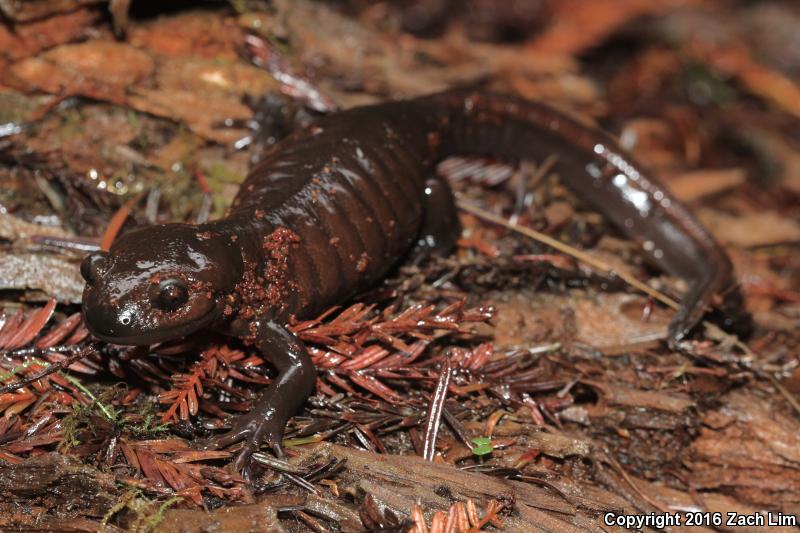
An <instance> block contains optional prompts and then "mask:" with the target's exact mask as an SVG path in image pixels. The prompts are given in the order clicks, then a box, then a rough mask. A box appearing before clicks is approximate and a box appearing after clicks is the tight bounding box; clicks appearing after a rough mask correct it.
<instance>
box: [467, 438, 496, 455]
mask: <svg viewBox="0 0 800 533" xmlns="http://www.w3.org/2000/svg"><path fill="white" fill-rule="evenodd" d="M472 444H473V448H472V453H473V454H475V455H488V454H490V453H492V450H494V447H493V446H492V439H491V438H490V437H475V438H474V439H472Z"/></svg>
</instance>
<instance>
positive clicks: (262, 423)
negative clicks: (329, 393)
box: [202, 321, 317, 471]
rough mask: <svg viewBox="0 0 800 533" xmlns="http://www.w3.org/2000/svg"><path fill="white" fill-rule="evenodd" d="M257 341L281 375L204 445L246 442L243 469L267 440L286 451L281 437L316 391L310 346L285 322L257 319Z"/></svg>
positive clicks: (240, 457) (239, 461) (241, 461)
mask: <svg viewBox="0 0 800 533" xmlns="http://www.w3.org/2000/svg"><path fill="white" fill-rule="evenodd" d="M252 328H253V327H252V326H251V331H252ZM254 344H255V346H256V347H257V348H258V349H259V350H260V351H261V353H262V354H264V356H265V358H268V359H269V360H270V361H272V363H273V364H274V365H275V366H276V367H277V369H278V376H277V377H276V378H275V379H274V380H273V381H272V383H271V384H270V385H269V387H268V388H267V390H266V391H264V392H263V393H262V394H261V396H260V397H259V398H258V400H256V403H255V405H254V406H253V409H252V410H251V411H250V412H249V413H247V414H245V415H240V416H239V417H238V418H236V419H234V421H233V425H232V428H231V430H230V431H228V432H227V433H224V434H222V435H218V436H216V437H212V438H211V439H209V440H208V441H207V442H206V443H205V444H204V445H203V446H202V448H203V449H207V450H218V449H220V448H224V447H226V446H230V445H231V444H234V443H236V442H244V446H243V447H242V450H241V451H240V452H239V455H238V456H237V457H236V461H235V463H234V465H235V467H236V469H237V470H239V471H242V470H244V469H245V468H246V467H247V466H248V463H249V460H250V456H251V455H252V454H253V452H255V451H257V450H258V449H259V448H260V447H261V445H262V444H267V445H268V446H269V447H270V448H272V450H273V452H274V453H275V454H276V455H278V456H282V455H283V449H282V448H281V440H282V438H283V431H284V429H285V428H286V422H287V421H288V420H289V417H290V416H292V415H293V414H294V413H296V412H297V411H298V410H299V409H300V407H301V406H302V405H303V403H304V402H305V401H306V399H307V398H308V397H309V396H310V395H311V393H312V392H313V390H314V383H315V379H316V375H317V372H316V368H315V367H314V363H312V362H311V357H310V356H309V355H308V351H307V350H306V347H305V346H304V345H303V343H302V342H301V341H300V340H299V339H298V338H297V337H295V336H294V335H293V334H292V333H290V332H289V331H288V330H286V328H284V327H283V326H280V325H278V324H275V323H274V322H268V321H258V322H256V323H255V339H254Z"/></svg>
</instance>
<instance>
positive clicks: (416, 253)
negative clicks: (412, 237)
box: [410, 178, 461, 264]
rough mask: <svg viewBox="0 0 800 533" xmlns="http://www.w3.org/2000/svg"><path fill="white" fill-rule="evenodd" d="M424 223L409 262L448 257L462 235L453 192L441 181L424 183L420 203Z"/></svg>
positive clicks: (432, 179) (434, 179) (430, 180)
mask: <svg viewBox="0 0 800 533" xmlns="http://www.w3.org/2000/svg"><path fill="white" fill-rule="evenodd" d="M422 209H423V217H424V218H423V221H422V228H421V230H420V234H419V239H418V240H417V244H416V246H414V249H413V250H412V251H411V253H410V255H411V258H412V259H411V261H412V262H413V263H415V264H416V263H419V262H420V261H421V260H422V259H424V258H426V257H428V256H430V255H440V256H441V255H447V254H449V253H450V252H451V251H452V250H453V248H454V247H455V245H456V241H458V237H459V236H460V235H461V223H460V221H459V220H458V210H457V209H456V204H455V200H454V199H453V192H452V191H451V190H450V186H449V185H448V184H447V182H446V181H444V180H443V179H442V178H431V179H429V180H428V181H426V182H425V191H424V196H423V199H422Z"/></svg>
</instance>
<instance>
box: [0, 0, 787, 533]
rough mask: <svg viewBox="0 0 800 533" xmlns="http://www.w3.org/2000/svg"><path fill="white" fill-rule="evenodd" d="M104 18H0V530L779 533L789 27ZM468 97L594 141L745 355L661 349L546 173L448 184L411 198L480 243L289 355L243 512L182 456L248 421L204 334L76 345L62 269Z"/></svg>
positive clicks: (577, 18) (473, 16) (644, 301)
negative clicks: (348, 115) (663, 204)
mask: <svg viewBox="0 0 800 533" xmlns="http://www.w3.org/2000/svg"><path fill="white" fill-rule="evenodd" d="M128 4H130V2H129V1H125V0H122V1H118V0H112V1H111V2H110V4H109V3H106V2H100V1H99V0H98V1H92V0H64V1H61V2H5V1H0V307H2V309H3V311H2V313H0V367H2V368H3V370H4V373H3V379H2V381H3V384H11V383H14V382H16V381H17V380H19V379H21V378H25V377H30V376H38V375H39V374H40V373H43V372H44V371H45V370H46V369H50V370H56V371H54V372H51V373H50V374H48V375H47V376H44V377H42V378H41V379H38V380H36V381H33V382H32V383H29V384H27V385H26V386H24V387H22V388H19V389H17V390H14V391H11V392H8V391H7V392H5V393H3V394H0V410H2V413H3V416H2V417H0V494H2V496H3V497H2V498H1V499H0V529H2V530H7V529H11V528H18V529H20V530H24V531H97V530H98V529H104V530H106V531H121V530H131V531H152V530H160V531H179V530H180V531H210V530H214V531H255V530H258V531H353V532H355V531H365V530H385V531H407V530H413V531H418V532H420V533H421V532H422V531H428V530H430V531H432V532H439V531H461V530H467V529H474V530H486V531H491V530H504V531H578V530H586V529H588V530H597V531H600V530H605V531H608V530H622V529H623V528H622V527H620V525H621V524H619V523H617V524H616V525H613V524H612V525H609V524H607V523H605V522H604V520H605V517H608V516H611V515H609V513H612V514H613V515H614V516H616V515H631V516H633V515H640V516H650V517H653V518H655V517H663V516H665V515H666V514H667V513H673V514H674V513H676V512H680V513H684V514H683V515H681V517H682V520H683V522H682V524H683V525H684V526H685V525H687V520H695V522H699V524H698V525H700V526H703V528H704V529H723V530H733V529H735V530H737V531H740V530H741V531H746V530H757V529H759V528H758V527H751V526H753V524H757V522H752V521H751V522H750V523H748V524H747V525H745V524H744V523H742V524H741V527H736V528H733V527H730V526H726V525H725V523H726V521H727V519H728V516H729V513H738V514H739V515H742V516H751V517H753V516H755V515H754V513H757V512H764V513H766V512H771V513H772V515H771V516H772V519H773V520H779V521H781V520H782V521H781V522H780V523H781V524H783V525H785V526H790V525H791V524H792V522H791V518H792V517H797V516H798V515H800V357H799V356H798V345H800V253H798V251H800V250H798V246H800V32H797V28H798V27H800V7H798V5H797V4H796V3H793V2H789V1H784V2H780V1H770V2H757V3H754V2H740V1H734V0H663V1H660V2H652V1H651V0H595V1H593V2H585V1H582V0H521V1H518V2H496V3H495V2H486V1H479V0H452V1H450V2H440V1H434V0H430V1H417V2H414V3H410V2H400V1H396V2H393V1H390V0H387V1H385V2H367V1H366V0H362V1H358V0H350V1H347V2H337V3H334V2H315V1H311V0H293V1H290V0H274V1H272V2H269V3H267V2H264V3H263V4H262V3H260V2H248V1H236V2H230V3H225V2H219V3H215V2H210V3H207V4H204V5H203V8H202V9H201V8H199V7H197V6H196V5H193V4H194V3H191V2H181V1H174V2H168V3H165V6H162V7H161V8H155V7H153V6H154V5H156V4H160V3H155V4H149V3H145V2H142V3H141V4H145V5H140V3H138V2H134V3H132V5H130V6H129V5H128ZM148 5H149V7H148ZM468 85H472V86H481V87H486V88H490V89H492V90H496V91H500V92H506V93H513V94H517V95H519V96H522V97H524V98H528V99H532V100H542V101H545V102H548V103H549V104H551V105H553V106H556V107H558V108H560V109H563V110H565V111H566V112H569V113H571V114H574V115H576V116H579V117H581V118H582V120H587V121H591V122H594V123H596V124H598V125H600V126H602V127H603V128H605V129H607V130H608V131H610V132H612V133H613V134H614V135H616V136H618V137H619V138H620V142H621V143H622V144H623V146H624V147H625V148H626V149H628V150H630V151H631V152H632V153H633V154H634V155H635V157H636V158H637V159H638V160H639V161H642V162H644V163H645V164H646V166H647V167H648V168H651V169H653V170H654V171H655V172H656V173H657V174H658V175H659V176H660V177H661V178H662V180H663V181H664V183H665V184H666V185H667V186H668V188H669V189H670V190H671V191H672V192H673V193H674V195H675V196H676V197H677V198H679V199H680V200H682V201H683V202H685V203H686V204H687V205H689V206H690V208H691V209H692V210H693V212H694V213H695V214H697V216H698V218H699V219H700V220H701V221H702V222H703V223H704V224H705V225H706V226H707V227H708V228H709V230H710V231H711V232H712V234H713V235H714V236H715V237H716V238H717V240H718V241H719V242H720V243H721V244H722V245H723V246H724V247H725V249H726V250H727V251H728V253H729V254H730V257H731V259H732V261H733V263H734V265H735V269H736V275H737V278H738V280H739V283H740V286H741V289H742V292H743V294H744V296H745V300H746V301H745V305H746V308H747V310H748V311H749V312H750V313H751V314H752V316H753V318H754V321H755V330H754V332H753V333H752V334H751V335H749V336H748V337H746V338H741V339H740V338H737V337H736V332H732V333H726V332H723V331H722V330H721V329H719V328H717V327H716V326H714V325H713V324H712V323H707V324H706V325H704V326H703V327H701V328H699V330H698V331H697V332H695V334H694V335H692V336H691V337H690V338H689V339H688V340H686V341H684V342H682V343H680V345H679V346H678V347H676V348H675V349H671V348H669V347H668V346H667V343H666V342H665V340H666V331H667V329H666V328H667V325H668V324H669V321H670V318H671V316H672V314H673V311H672V310H671V309H670V308H669V307H668V306H664V305H662V303H660V302H659V301H658V297H656V298H654V297H653V294H656V296H658V295H668V296H670V297H673V298H676V299H679V298H680V295H681V293H682V291H683V290H684V289H685V287H684V286H683V285H682V284H681V282H680V280H677V279H675V278H670V277H668V276H666V275H665V274H664V273H662V272H659V271H658V270H657V269H656V268H655V267H653V266H652V265H649V264H648V263H647V262H646V261H645V258H644V256H643V255H642V254H641V252H640V249H639V248H638V246H637V245H636V243H634V242H631V241H629V240H627V239H625V238H624V237H623V236H622V234H621V233H619V232H618V231H617V230H616V229H615V228H614V227H612V226H611V225H610V224H609V223H608V222H607V221H606V220H604V218H603V217H602V216H601V215H599V214H598V213H597V212H594V211H592V210H591V209H589V208H588V207H587V206H586V205H584V204H582V203H581V202H579V201H578V200H577V199H576V198H575V197H574V196H573V195H572V193H571V192H569V190H567V189H566V188H564V187H563V186H562V185H561V183H560V180H559V175H558V171H559V168H558V161H557V159H556V158H549V159H547V160H545V161H531V162H526V163H523V164H521V165H518V166H508V165H505V164H504V163H502V162H499V161H494V160H486V159H478V158H458V159H451V160H448V161H446V162H444V163H443V164H442V165H441V166H440V168H439V172H440V173H441V174H442V175H444V176H445V177H447V178H448V179H449V180H450V183H451V184H452V187H453V189H454V190H455V191H456V192H457V194H458V195H459V198H460V199H461V201H462V202H463V203H465V204H469V205H472V206H479V207H480V209H481V210H482V211H474V210H471V211H470V212H467V211H463V212H462V214H461V217H462V223H463V226H464V232H463V235H462V238H461V240H460V241H459V244H458V249H457V250H456V251H455V252H454V253H453V254H452V255H451V256H449V257H447V258H443V259H430V260H428V261H426V262H424V263H422V264H420V265H417V266H414V265H410V264H401V265H399V266H398V267H397V268H396V270H395V271H393V272H392V273H391V275H390V276H389V277H388V279H387V280H386V281H385V282H383V283H382V284H381V285H380V286H378V287H376V288H375V290H373V291H370V292H369V293H367V294H364V295H360V296H359V297H357V298H356V299H354V300H353V301H350V302H343V303H342V306H341V307H338V308H335V309H332V310H330V311H329V312H327V313H325V314H324V315H323V316H321V317H319V318H318V319H316V320H311V321H307V322H301V323H294V324H292V325H291V328H292V329H293V331H295V332H296V333H297V334H298V335H299V336H300V338H301V339H303V340H304V341H305V342H306V344H307V345H308V346H309V347H310V349H311V351H312V355H313V357H314V360H315V363H316V364H317V366H318V368H319V369H320V374H319V379H318V382H317V390H316V393H315V395H314V396H313V397H312V398H311V399H310V400H309V401H308V402H307V404H306V406H305V408H304V409H303V411H302V413H300V414H299V415H298V416H296V417H294V418H293V419H292V421H291V422H290V424H289V428H288V430H287V435H286V437H287V440H286V442H285V445H286V451H287V458H286V459H285V460H278V459H275V458H274V457H272V456H271V455H270V454H268V453H267V452H264V453H263V454H260V455H259V459H260V462H261V464H262V465H263V469H262V471H261V475H260V477H259V478H258V479H256V480H255V481H254V482H253V483H247V482H245V480H244V479H242V478H241V477H240V476H239V475H238V473H237V472H235V471H233V470H232V469H231V467H230V462H231V457H232V456H233V452H232V451H229V450H223V451H197V450H195V449H194V448H193V447H192V444H193V442H194V441H195V440H196V439H198V438H203V437H206V436H208V435H209V434H211V432H212V431H215V430H218V429H220V428H221V427H222V426H223V425H224V424H225V420H226V417H227V416H228V415H230V414H232V413H237V412H242V411H246V410H248V409H249V408H250V406H251V404H252V400H253V399H254V398H255V396H256V394H257V392H258V390H259V389H261V388H263V386H264V384H265V383H268V381H269V377H270V376H271V375H272V368H271V367H270V365H269V362H268V361H264V360H262V359H261V357H260V356H259V354H258V353H257V352H254V351H253V350H252V349H251V348H248V347H246V346H244V345H242V344H241V343H239V342H238V341H236V340H235V339H234V340H232V339H228V338H224V337H219V336H214V335H212V334H210V333H209V334H208V335H205V334H204V335H200V336H196V338H192V339H188V340H182V341H178V342H172V343H166V344H161V345H155V346H149V347H124V346H114V345H109V344H106V343H103V342H100V341H98V340H96V339H93V338H92V337H91V335H90V334H89V332H88V331H87V330H86V328H85V327H84V326H83V324H82V323H81V315H80V299H81V293H82V290H83V280H82V278H81V276H80V273H79V268H78V267H79V264H80V261H81V259H82V257H83V256H84V255H85V254H86V253H87V251H91V250H97V249H100V248H103V247H107V246H108V244H109V243H110V242H111V241H112V240H113V239H114V237H115V236H116V235H118V234H119V233H120V232H125V231H128V230H130V229H133V228H136V227H140V226H143V225H147V224H153V223H164V222H169V221H184V222H198V221H203V220H208V219H213V218H217V217H220V216H222V214H223V213H224V210H225V208H226V207H227V206H228V205H229V203H230V201H231V199H232V198H233V196H234V195H235V194H236V191H237V190H238V186H239V184H240V183H241V182H242V180H243V179H244V177H245V176H246V175H247V172H248V169H249V167H250V166H251V164H252V163H253V162H254V161H256V160H258V158H259V157H260V156H261V154H262V153H263V151H264V150H265V149H268V148H269V146H270V145H271V144H274V142H276V140H279V139H280V138H281V137H283V136H285V135H287V134H288V133H289V132H290V131H291V130H292V129H293V128H296V127H300V126H302V125H304V124H308V123H309V122H311V121H313V120H314V119H315V118H316V117H318V116H321V115H323V114H327V113H335V112H336V111H337V110H340V109H347V108H350V107H353V106H356V105H360V104H365V103H371V102H379V101H383V100H387V99H391V98H408V97H413V96H417V95H423V94H428V93H432V92H435V91H438V90H442V89H445V88H447V87H452V86H468ZM256 123H257V124H258V126H257V125H256ZM484 212H488V213H492V214H494V215H497V216H500V217H502V218H503V219H504V220H506V221H509V222H511V223H512V224H511V225H512V226H513V227H508V226H509V225H506V226H502V225H496V224H494V223H492V222H490V221H489V220H487V219H486V217H485V216H483V214H482V213H484ZM519 227H523V228H531V229H534V230H537V231H538V232H540V233H542V234H545V235H547V236H549V237H552V238H555V239H557V240H558V241H560V242H562V243H563V244H564V246H563V247H560V248H561V249H559V250H555V249H553V248H550V247H548V246H545V245H544V244H542V243H541V242H539V241H537V240H535V239H532V238H530V236H527V235H525V234H523V232H521V231H520V230H519ZM523 231H524V230H523ZM572 250H581V251H585V252H587V253H588V254H590V256H591V257H592V258H593V262H592V263H591V264H589V263H586V262H582V261H578V260H576V259H575V258H574V257H573V256H572V255H571V253H572V252H571V251H572ZM620 273H627V275H630V276H633V277H635V278H637V279H639V280H642V281H644V282H646V283H647V285H648V286H649V287H650V289H651V294H650V295H647V294H642V293H640V292H638V291H637V290H635V289H634V288H632V287H631V286H630V285H629V284H628V283H626V282H625V281H624V280H623V277H624V276H621V275H620ZM652 291H658V292H657V293H653V292H652ZM709 319H710V320H712V321H713V319H714V316H713V315H712V316H710V317H709ZM435 427H438V428H440V429H439V431H438V434H437V433H436V431H432V429H431V428H435ZM431 444H433V445H435V448H434V449H435V454H434V457H433V458H432V461H425V460H424V459H423V458H422V455H423V453H424V452H423V450H424V449H425V448H426V446H427V447H429V448H430V445H431ZM209 513H210V514H209ZM761 516H767V515H763V514H762V515H761ZM720 519H721V523H720V522H719V520H720ZM750 520H755V519H754V518H750ZM647 525H648V526H651V527H652V526H658V524H656V523H655V522H652V523H649V524H647ZM214 528H216V529H214ZM448 528H449V529H448ZM783 529H786V530H790V529H793V530H794V529H796V528H791V527H785V528H783ZM15 530H16V529H15Z"/></svg>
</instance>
